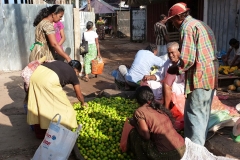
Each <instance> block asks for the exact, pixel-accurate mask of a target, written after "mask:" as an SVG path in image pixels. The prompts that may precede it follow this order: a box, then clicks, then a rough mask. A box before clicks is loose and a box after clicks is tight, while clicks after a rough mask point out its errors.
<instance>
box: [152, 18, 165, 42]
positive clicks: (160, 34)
mask: <svg viewBox="0 0 240 160" xmlns="http://www.w3.org/2000/svg"><path fill="white" fill-rule="evenodd" d="M154 34H155V36H156V45H165V44H166V43H167V42H166V40H165V38H164V36H165V35H167V28H166V26H165V25H164V24H162V23H160V22H157V23H155V25H154Z"/></svg>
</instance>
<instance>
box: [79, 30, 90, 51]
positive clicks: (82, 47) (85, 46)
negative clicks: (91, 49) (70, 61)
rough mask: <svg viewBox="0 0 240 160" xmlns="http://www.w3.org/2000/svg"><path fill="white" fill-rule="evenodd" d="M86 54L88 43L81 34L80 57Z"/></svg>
mask: <svg viewBox="0 0 240 160" xmlns="http://www.w3.org/2000/svg"><path fill="white" fill-rule="evenodd" d="M87 53H88V41H86V40H85V38H84V33H83V38H82V43H81V44H80V55H84V54H87Z"/></svg>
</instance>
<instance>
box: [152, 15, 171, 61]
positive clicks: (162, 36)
mask: <svg viewBox="0 0 240 160" xmlns="http://www.w3.org/2000/svg"><path fill="white" fill-rule="evenodd" d="M166 19H167V16H166V15H164V14H161V15H160V17H159V21H158V22H157V23H155V25H154V35H155V36H156V45H157V49H158V54H157V56H163V55H165V54H167V46H166V44H167V43H168V41H169V39H168V32H167V28H166V25H165V23H166Z"/></svg>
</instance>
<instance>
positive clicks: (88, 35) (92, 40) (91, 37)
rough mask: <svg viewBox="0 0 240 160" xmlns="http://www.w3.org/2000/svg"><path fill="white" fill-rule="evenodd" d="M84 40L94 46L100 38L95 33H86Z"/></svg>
mask: <svg viewBox="0 0 240 160" xmlns="http://www.w3.org/2000/svg"><path fill="white" fill-rule="evenodd" d="M83 34H84V39H85V41H88V44H94V43H96V42H95V39H96V38H98V35H97V33H96V32H95V31H88V32H84V33H83Z"/></svg>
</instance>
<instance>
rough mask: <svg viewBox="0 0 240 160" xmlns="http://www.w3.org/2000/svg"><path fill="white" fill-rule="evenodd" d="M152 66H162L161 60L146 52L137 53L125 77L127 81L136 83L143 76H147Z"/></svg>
mask: <svg viewBox="0 0 240 160" xmlns="http://www.w3.org/2000/svg"><path fill="white" fill-rule="evenodd" d="M154 65H156V66H162V65H163V60H162V59H161V58H159V57H157V56H155V55H154V54H153V53H152V52H150V51H148V50H140V51H138V52H137V54H136V56H135V59H134V61H133V64H132V66H131V68H130V70H129V72H128V73H127V75H126V78H127V80H128V81H132V82H135V83H137V82H138V81H139V80H141V79H142V78H143V76H144V75H149V73H150V71H151V67H153V66H154Z"/></svg>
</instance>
